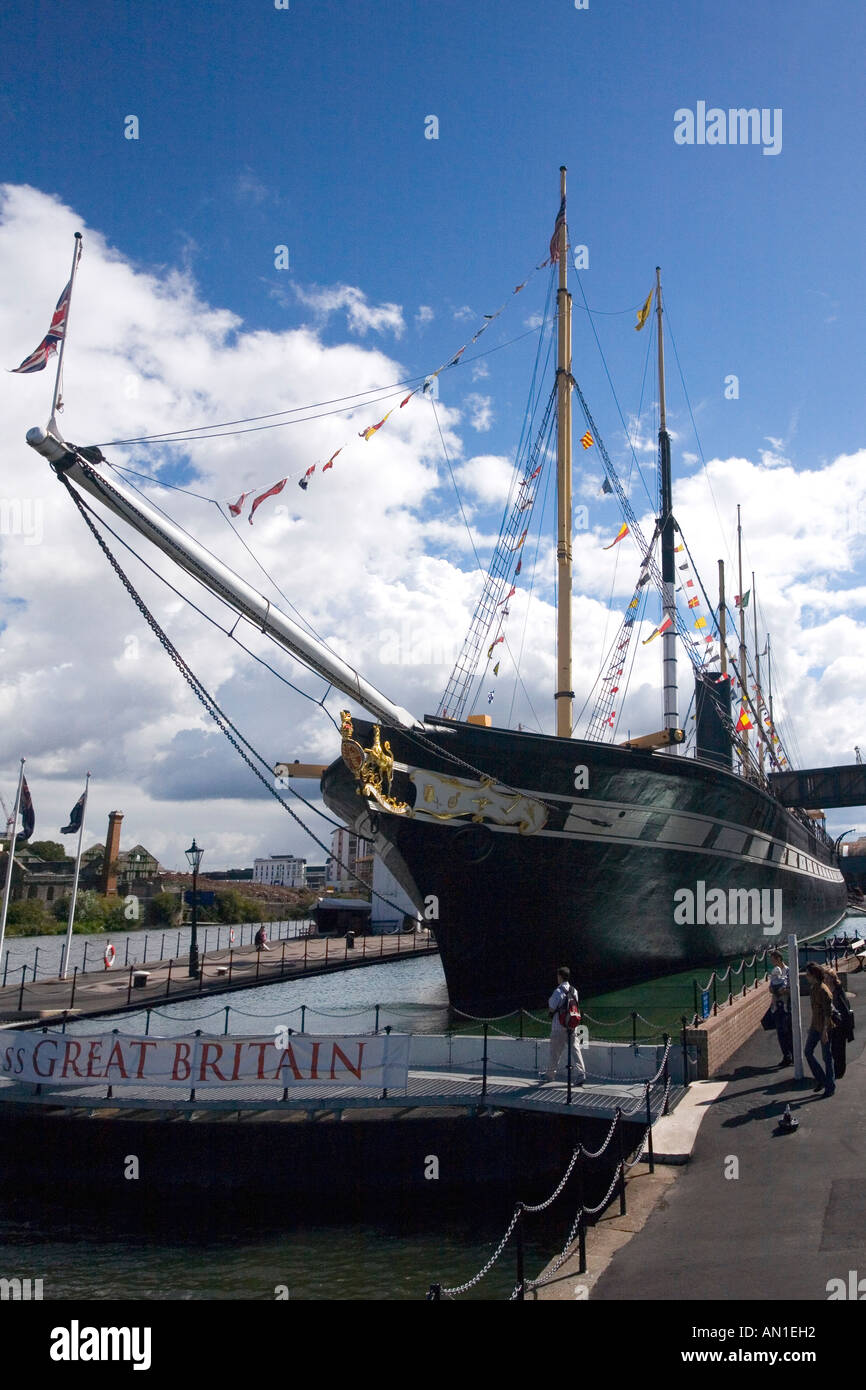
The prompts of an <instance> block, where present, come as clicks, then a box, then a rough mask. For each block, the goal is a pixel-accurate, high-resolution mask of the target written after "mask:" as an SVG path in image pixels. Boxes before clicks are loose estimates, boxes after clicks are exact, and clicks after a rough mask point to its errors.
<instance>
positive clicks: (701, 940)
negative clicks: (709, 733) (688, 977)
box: [322, 719, 847, 1015]
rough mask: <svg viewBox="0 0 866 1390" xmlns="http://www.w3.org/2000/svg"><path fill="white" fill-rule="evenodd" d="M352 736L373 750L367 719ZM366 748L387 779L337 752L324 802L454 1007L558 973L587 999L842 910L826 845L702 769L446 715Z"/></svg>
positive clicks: (486, 1002)
mask: <svg viewBox="0 0 866 1390" xmlns="http://www.w3.org/2000/svg"><path fill="white" fill-rule="evenodd" d="M353 737H354V743H353V745H352V746H353V747H354V748H355V749H358V747H359V746H360V747H363V748H366V749H369V748H370V746H371V744H372V745H374V746H375V737H374V727H373V725H372V724H370V723H367V722H366V721H363V722H362V721H357V722H356V724H355V728H354V736H353ZM381 738H382V742H383V744H384V743H385V742H386V741H387V743H388V744H389V745H390V750H389V759H390V757H393V759H394V762H393V768H391V767H390V766H388V769H387V772H388V774H389V775H390V780H382V779H381V778H380V779H379V784H378V785H376V780H375V778H374V780H373V784H372V785H371V784H370V780H369V779H368V778H365V777H364V775H363V773H362V776H361V778H360V779H359V778H358V777H357V776H356V775H355V772H354V771H353V770H352V768H351V767H350V763H352V757H351V749H350V756H349V759H348V761H345V760H344V759H340V760H339V761H337V762H335V763H333V764H332V765H331V766H330V767H329V768H328V769H327V771H326V772H325V774H324V776H323V778H322V791H323V795H324V799H325V802H326V804H327V805H328V806H329V808H330V809H331V810H332V811H334V812H336V813H337V814H338V815H339V816H340V817H341V818H342V819H343V820H344V821H346V822H347V823H348V824H350V825H352V826H353V827H354V828H355V829H356V831H357V832H358V833H359V834H361V835H363V836H365V837H366V838H368V839H371V840H373V841H374V843H375V847H376V850H377V852H378V853H379V854H381V855H382V857H383V858H384V860H385V862H386V864H387V865H388V867H389V868H390V869H391V871H392V873H394V875H395V877H396V878H397V879H398V880H399V881H400V882H401V883H402V884H403V886H404V887H405V888H406V890H407V892H408V893H409V895H410V897H412V899H413V901H414V902H415V904H416V906H417V907H418V908H419V910H420V912H421V913H422V915H423V916H424V917H425V918H426V920H427V921H429V923H430V925H431V926H432V927H433V929H434V931H435V934H436V939H437V942H438V945H439V948H440V952H441V958H442V964H443V968H444V972H445V977H446V981H447V984H448V992H449V996H450V999H451V1004H452V1006H453V1007H454V1008H456V1009H459V1010H461V1011H463V1012H464V1013H468V1014H474V1015H491V1014H497V1013H505V1012H508V1011H510V1010H512V1009H517V1008H521V1007H525V1008H538V1007H539V1006H540V1005H542V1004H543V1003H544V1002H545V1001H546V999H547V996H548V995H549V994H550V991H551V988H552V982H553V981H554V980H555V972H556V968H557V966H559V965H562V964H566V965H568V966H570V968H571V970H572V976H573V978H574V980H575V982H576V983H577V985H578V988H579V989H580V991H581V993H582V994H584V995H586V994H588V993H597V992H598V991H600V990H605V989H611V988H615V987H618V986H622V985H626V984H629V983H632V982H636V981H640V980H645V979H651V978H655V977H657V976H660V975H664V974H667V973H670V972H672V971H677V970H684V969H686V968H687V967H689V966H692V965H695V966H697V965H701V964H706V963H708V962H713V961H715V960H717V959H718V958H719V957H720V956H728V955H734V954H737V953H741V952H749V951H751V950H752V949H753V948H754V947H758V948H761V947H765V946H767V945H775V944H785V942H786V939H787V935H788V933H790V932H796V933H797V935H798V936H799V937H801V938H803V937H807V936H814V935H816V934H818V933H820V932H823V931H826V930H828V929H829V928H831V927H833V926H834V925H835V923H836V922H838V921H839V920H840V919H841V918H842V917H843V916H844V913H845V908H846V903H847V891H846V886H845V882H844V880H843V878H842V875H841V873H840V872H839V869H838V867H837V864H836V857H835V855H834V853H833V848H832V845H831V844H830V842H829V841H828V840H827V838H826V836H823V835H822V834H821V833H820V832H818V831H816V830H815V829H814V828H813V827H812V826H811V825H810V824H808V823H806V822H805V821H804V820H801V819H800V818H799V817H798V816H797V815H796V814H795V813H792V812H790V811H788V810H786V809H785V808H784V807H783V806H781V805H780V804H779V803H778V802H777V801H775V800H774V798H773V797H772V796H770V795H769V794H768V793H767V792H766V791H765V790H764V789H763V788H762V787H760V786H758V785H756V784H754V783H752V782H749V781H747V780H745V779H743V778H741V777H739V776H735V775H734V774H733V773H731V772H728V771H726V770H723V769H721V768H719V767H717V766H714V765H713V764H711V763H709V762H703V761H699V760H696V759H692V758H685V757H681V756H673V755H671V754H660V753H650V752H646V751H638V750H632V749H625V748H621V747H613V746H610V745H608V744H601V743H593V742H588V741H582V740H577V739H559V738H550V737H547V736H544V735H536V734H528V733H513V732H511V731H510V730H496V729H485V728H479V727H478V726H474V725H470V724H462V723H457V722H455V721H451V720H447V719H442V720H428V721H427V728H426V729H425V730H424V731H423V732H421V733H419V734H415V733H414V732H407V731H406V730H402V729H398V728H393V727H391V728H387V727H384V726H383V727H382V730H381ZM346 747H347V745H346V744H344V750H345V749H346ZM354 765H355V768H356V769H357V760H355V764H354Z"/></svg>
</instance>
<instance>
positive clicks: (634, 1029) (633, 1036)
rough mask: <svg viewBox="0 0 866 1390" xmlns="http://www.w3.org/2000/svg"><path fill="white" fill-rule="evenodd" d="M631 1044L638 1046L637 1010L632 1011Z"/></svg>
mask: <svg viewBox="0 0 866 1390" xmlns="http://www.w3.org/2000/svg"><path fill="white" fill-rule="evenodd" d="M631 1045H632V1047H637V1010H636V1009H632V1011H631Z"/></svg>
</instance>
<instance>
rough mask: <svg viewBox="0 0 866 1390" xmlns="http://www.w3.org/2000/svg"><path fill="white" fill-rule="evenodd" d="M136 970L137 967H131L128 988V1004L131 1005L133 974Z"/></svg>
mask: <svg viewBox="0 0 866 1390" xmlns="http://www.w3.org/2000/svg"><path fill="white" fill-rule="evenodd" d="M134 970H135V966H134V965H131V966H130V967H129V984H128V985H127V987H126V1002H127V1004H128V1003H129V1001H130V1000H131V998H132V972H133V971H134Z"/></svg>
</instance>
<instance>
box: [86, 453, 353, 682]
mask: <svg viewBox="0 0 866 1390" xmlns="http://www.w3.org/2000/svg"><path fill="white" fill-rule="evenodd" d="M106 463H108V460H107V459H106ZM108 466H109V468H114V467H115V465H114V464H112V463H109V464H108ZM129 486H130V487H131V488H132V489H133V490H134V491H135V492H137V493H138V495H139V497H143V498H144V500H145V501H146V502H147V503H148V504H149V505H150V506H152V507H154V508H155V510H156V511H158V512H159V513H160V514H161V515H162V516H164V517H165V519H166V521H169V522H171V524H172V525H173V526H176V527H177V528H178V530H179V531H182V532H183V534H184V535H185V536H187V537H188V538H189V540H191V541H193V542H194V543H195V544H196V545H200V546H201V548H202V550H204V551H206V552H207V554H208V555H210V557H211V559H213V560H215V561H217V563H222V562H221V561H220V559H219V556H218V555H216V554H215V553H214V551H213V550H211V549H210V547H209V546H207V545H205V543H204V541H202V540H200V539H199V537H198V536H194V535H193V534H192V532H191V531H188V530H187V528H186V527H185V526H183V525H182V524H181V523H180V522H179V521H177V520H176V519H175V517H173V516H170V515H169V513H168V512H167V511H166V510H165V508H164V507H161V506H160V505H159V503H158V502H157V501H156V499H155V498H153V497H148V496H147V494H146V493H145V492H144V491H143V489H142V488H140V487H138V485H137V484H136V483H133V482H130V484H129ZM201 500H202V501H204V502H208V503H209V504H210V505H211V506H212V507H216V509H217V511H218V512H219V514H220V516H221V517H222V519H223V520H224V521H225V522H226V524H227V525H228V527H229V530H230V531H231V532H232V534H233V535H235V536H237V538H238V540H239V541H240V543H241V545H242V546H243V547H244V549H245V550H247V551H248V552H249V554H250V555H251V557H252V559H253V560H255V562H256V564H257V565H258V567H259V569H260V570H261V571H262V574H263V575H264V576H265V578H266V579H267V580H268V582H269V583H270V584H272V585H273V587H274V588H275V589H276V591H277V593H278V594H279V595H280V597H281V598H282V599H283V601H284V602H285V603H287V604H288V606H289V608H291V610H292V612H293V613H294V614H295V615H296V617H297V618H298V619H299V620H300V622H301V623H302V624H303V626H304V627H305V628H307V630H308V631H309V632H311V633H312V635H313V636H314V637H315V638H316V639H317V641H319V642H321V643H322V646H324V647H328V644H327V642H326V641H325V640H324V638H322V637H319V634H318V633H317V632H316V630H315V628H314V627H313V625H312V623H310V621H309V620H308V619H307V618H305V617H304V615H303V613H301V612H300V610H299V609H298V608H296V607H295V605H294V604H293V603H292V600H291V599H290V598H289V597H288V595H287V594H284V593H283V591H282V589H281V588H280V587H279V585H278V584H277V582H276V580H274V579H273V578H272V576H271V575H270V574H268V571H267V570H266V569H265V567H264V565H263V564H262V563H261V561H260V560H259V559H258V558H257V556H256V554H255V552H254V551H253V550H251V549H250V547H249V546H248V545H247V543H246V541H245V540H244V538H243V536H242V535H241V533H240V532H239V531H238V530H237V528H236V527H235V526H233V525H232V523H231V521H230V520H229V518H228V517H227V516H226V514H225V512H224V511H223V510H222V507H221V506H220V504H219V502H217V501H216V499H215V498H213V497H203V498H202V499H201ZM133 553H134V552H133ZM193 577H195V576H193ZM198 582H199V583H201V580H198ZM202 587H203V588H205V589H206V586H205V585H202ZM206 592H208V593H209V592H210V590H208V589H206ZM328 650H329V651H330V650H331V649H330V647H328ZM331 655H332V656H336V652H331Z"/></svg>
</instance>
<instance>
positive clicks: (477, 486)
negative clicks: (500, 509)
mask: <svg viewBox="0 0 866 1390" xmlns="http://www.w3.org/2000/svg"><path fill="white" fill-rule="evenodd" d="M454 474H455V477H456V478H457V482H458V484H459V486H460V487H461V489H463V490H465V491H466V492H467V493H468V494H469V495H470V496H471V497H475V498H477V499H478V500H479V501H480V502H483V503H495V504H496V505H497V506H501V505H502V504H503V503H504V502H505V501H506V499H507V498H508V495H509V491H510V488H511V485H512V479H513V476H514V465H513V463H512V462H511V461H510V459H506V458H501V457H500V456H498V455H496V454H476V455H475V457H474V458H470V459H467V460H466V462H465V463H463V464H461V465H460V467H459V468H456V469H455V470H454Z"/></svg>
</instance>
